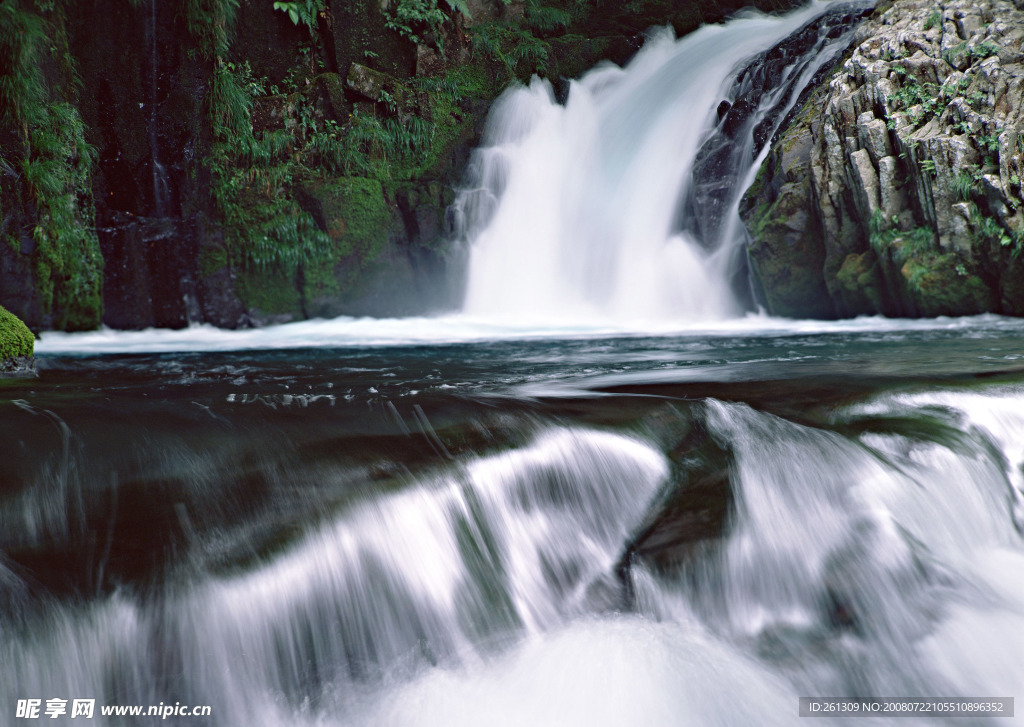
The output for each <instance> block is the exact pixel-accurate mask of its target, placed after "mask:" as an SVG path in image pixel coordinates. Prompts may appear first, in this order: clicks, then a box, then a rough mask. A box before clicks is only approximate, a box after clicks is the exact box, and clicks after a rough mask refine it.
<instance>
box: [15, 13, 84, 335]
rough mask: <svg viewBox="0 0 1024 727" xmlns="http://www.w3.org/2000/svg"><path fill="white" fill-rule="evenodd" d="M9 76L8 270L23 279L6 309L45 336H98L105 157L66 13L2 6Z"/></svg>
mask: <svg viewBox="0 0 1024 727" xmlns="http://www.w3.org/2000/svg"><path fill="white" fill-rule="evenodd" d="M0 67H2V68H4V69H5V70H4V75H3V77H2V80H0V211H2V213H3V214H2V221H0V260H2V261H3V265H4V267H8V268H13V269H15V270H17V271H18V272H19V275H20V277H21V278H22V280H21V286H19V287H20V288H21V290H20V291H19V290H17V289H15V290H7V291H5V301H4V302H6V303H7V304H8V305H12V306H13V307H14V308H15V310H16V311H17V312H18V314H19V315H21V316H22V317H24V318H26V319H27V320H29V321H30V322H31V323H32V325H33V326H35V327H37V328H40V327H47V328H58V329H66V330H81V329H88V328H95V327H96V326H97V325H98V324H99V322H100V314H101V311H102V299H101V296H100V289H101V286H102V269H103V262H102V257H101V255H100V250H99V242H98V239H97V235H96V230H95V227H94V224H93V218H94V205H93V199H92V186H91V183H92V180H91V176H92V169H93V166H94V164H95V161H96V155H95V150H94V149H93V147H92V146H91V145H90V144H89V143H88V142H87V141H86V138H85V127H84V125H83V123H82V119H81V116H80V115H79V113H78V109H77V108H76V106H75V103H76V101H77V93H76V92H77V88H78V85H79V82H78V78H77V76H76V74H75V64H74V61H73V60H72V58H71V56H70V53H69V49H68V44H67V34H66V30H65V27H64V16H63V13H62V11H61V8H60V7H59V5H57V4H55V3H53V2H49V3H46V2H33V3H29V2H16V1H15V0H4V2H2V3H0ZM12 287H13V286H12Z"/></svg>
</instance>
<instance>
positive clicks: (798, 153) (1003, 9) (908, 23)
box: [744, 0, 1024, 317]
mask: <svg viewBox="0 0 1024 727" xmlns="http://www.w3.org/2000/svg"><path fill="white" fill-rule="evenodd" d="M1022 39H1024V11H1022V9H1021V8H1020V7H1017V6H1016V5H1015V4H1013V3H1011V2H1009V0H976V1H972V2H968V1H967V0H949V1H948V2H943V3H935V2H930V1H928V0H894V2H892V3H891V4H887V5H885V6H884V7H880V8H879V9H878V10H877V11H876V13H875V15H874V16H873V17H872V18H871V19H870V20H869V21H868V22H866V23H865V24H864V25H863V26H862V27H861V29H860V31H859V39H858V41H857V43H856V45H855V47H854V48H853V50H852V52H851V53H850V55H849V56H848V58H847V60H846V61H845V62H844V63H843V64H842V66H841V67H840V68H839V69H838V70H837V71H836V73H835V74H834V75H833V76H832V77H831V79H830V80H829V81H828V82H827V83H826V84H823V85H821V86H819V87H818V88H817V89H816V90H815V91H814V93H813V95H812V96H811V98H810V99H809V100H808V101H807V103H806V105H805V106H804V108H803V110H802V111H801V112H800V113H799V114H797V115H796V116H795V118H794V120H793V121H792V123H791V124H790V125H789V126H788V128H787V129H786V130H785V132H784V133H783V134H782V135H781V137H780V138H779V139H778V140H777V142H776V143H775V144H774V146H773V149H772V152H771V154H770V156H769V158H768V160H767V161H766V162H765V165H764V167H763V168H762V170H761V174H760V176H759V179H758V182H757V183H756V184H755V185H754V187H753V188H752V189H751V190H750V192H749V193H748V195H747V198H746V200H745V213H744V214H745V218H746V220H747V223H748V227H749V229H750V232H751V238H752V241H751V245H750V259H751V263H752V267H753V268H754V271H755V274H756V275H757V276H758V277H759V282H760V284H761V286H762V288H763V289H764V291H765V302H766V304H767V307H768V308H769V310H770V311H772V312H773V313H777V314H781V315H788V316H797V317H805V316H821V317H831V316H836V315H838V316H850V315H857V314H871V313H883V314H886V315H892V316H936V315H968V314H973V313H981V312H986V311H990V312H997V313H1003V314H1008V315H1022V314H1024V282H1022V281H1024V212H1022V197H1021V175H1022V173H1024V171H1022V168H1021V167H1022V156H1021V146H1020V141H1019V129H1020V128H1021V127H1022V123H1024V108H1022V106H1024V51H1022V48H1021V41H1022Z"/></svg>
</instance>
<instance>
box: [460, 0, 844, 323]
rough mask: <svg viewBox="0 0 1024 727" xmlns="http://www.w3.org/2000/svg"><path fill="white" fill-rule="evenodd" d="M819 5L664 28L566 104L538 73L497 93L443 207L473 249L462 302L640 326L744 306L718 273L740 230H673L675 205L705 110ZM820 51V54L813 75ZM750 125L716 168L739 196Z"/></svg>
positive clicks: (547, 317) (748, 161)
mask: <svg viewBox="0 0 1024 727" xmlns="http://www.w3.org/2000/svg"><path fill="white" fill-rule="evenodd" d="M826 7H827V4H823V3H822V4H815V5H812V6H810V7H808V8H806V9H805V10H802V11H800V12H797V13H793V14H790V15H787V16H785V17H781V18H777V17H767V16H750V17H746V18H743V19H739V20H735V21H733V22H730V23H727V24H724V25H715V26H704V27H702V28H700V29H699V30H697V31H696V32H694V33H692V34H690V35H688V36H686V37H685V38H683V39H682V40H678V41H677V40H675V39H674V37H673V36H672V34H671V32H670V31H661V32H659V33H658V34H656V35H655V36H654V37H652V38H651V39H649V40H648V42H647V43H646V44H645V45H644V47H643V49H642V50H641V51H640V52H639V53H638V54H637V56H636V57H635V58H634V59H633V60H632V62H630V64H629V65H628V66H627V67H626V68H624V69H620V68H618V67H615V66H611V65H607V66H601V67H598V68H597V69H595V70H593V71H591V72H589V73H588V74H587V75H585V76H584V77H583V78H582V79H580V80H579V81H575V82H573V83H572V84H571V86H570V90H569V94H568V99H567V102H566V104H565V106H561V105H559V104H558V103H556V101H555V97H554V92H553V90H552V87H551V85H550V84H549V83H548V82H547V81H542V80H539V79H534V81H533V82H532V83H531V84H530V85H529V87H527V88H519V89H514V90H511V91H508V92H506V94H505V95H504V96H503V97H502V98H501V99H500V100H499V101H498V102H497V104H496V105H495V108H494V109H493V110H492V112H491V116H490V119H489V122H488V127H487V131H486V134H485V139H484V144H483V146H482V148H481V149H479V150H478V151H477V152H476V155H475V158H474V160H473V162H472V164H471V168H470V174H469V181H468V183H467V185H466V188H465V189H464V190H463V191H462V192H461V193H460V195H459V198H458V199H457V200H456V203H455V209H456V211H457V215H456V218H457V219H458V220H459V222H460V224H461V226H462V234H463V236H464V238H465V240H466V242H467V244H468V245H469V246H470V262H469V273H468V289H467V292H466V297H465V302H464V306H463V311H464V312H465V313H466V314H468V315H471V316H479V317H486V318H490V319H506V320H508V319H511V320H517V321H534V322H538V321H545V322H550V321H551V320H565V321H580V322H594V321H600V322H603V323H605V324H607V323H608V322H609V321H614V322H619V323H622V322H626V321H629V322H634V323H637V324H639V325H645V324H646V325H649V324H650V322H651V321H684V322H686V321H695V320H719V319H723V318H728V317H732V316H736V315H738V314H739V313H741V312H742V305H741V303H740V302H739V301H738V300H737V299H736V297H735V295H734V293H733V291H732V290H731V287H730V282H729V278H730V276H731V275H732V274H733V272H734V271H733V270H732V269H731V266H732V263H733V259H734V253H735V251H736V247H737V245H738V244H740V243H742V236H741V235H738V234H737V225H735V224H732V225H727V226H726V227H727V228H728V234H727V236H728V238H729V239H714V240H697V239H694V238H693V236H692V235H691V234H689V233H686V232H680V231H679V229H678V228H679V227H680V225H679V221H678V219H677V217H678V213H679V207H680V201H681V200H682V199H683V198H685V196H686V195H687V193H688V187H689V185H690V184H691V183H692V179H691V175H692V172H693V167H694V162H695V160H696V159H697V155H698V151H699V149H700V147H701V144H702V143H703V142H704V141H706V140H707V138H708V137H709V135H710V134H711V133H712V132H713V131H714V129H715V126H716V125H717V124H718V123H719V119H718V117H717V114H716V110H717V109H718V108H719V105H720V103H721V102H722V101H723V100H734V99H728V95H729V92H730V84H731V83H732V82H733V78H734V75H735V74H736V73H737V71H738V70H739V69H740V68H741V67H742V66H743V65H744V63H745V62H749V60H750V59H751V58H752V57H753V56H755V55H757V54H758V53H762V52H764V51H766V50H767V49H769V48H771V47H772V46H774V45H775V44H777V43H779V42H780V41H781V40H783V39H784V38H786V37H787V36H788V35H790V34H792V33H793V32H794V31H796V30H797V29H798V28H800V27H802V26H803V25H805V24H806V23H808V22H809V21H810V20H812V19H813V18H815V17H816V16H817V15H820V14H821V13H822V12H823V11H824V9H825V8H826ZM829 57H830V53H829V52H821V53H819V54H818V56H817V57H816V58H815V59H814V62H813V63H812V64H811V71H813V69H814V68H816V67H817V65H820V64H821V63H824V62H825V61H826V60H827V59H828V58H829ZM793 75H794V76H799V78H792V79H789V82H793V81H796V82H797V87H795V88H794V87H791V86H789V85H786V86H784V87H783V88H782V89H779V91H778V93H780V94H783V95H785V98H784V99H782V101H781V102H782V103H783V104H784V103H786V102H787V101H788V102H789V103H792V102H793V101H794V100H795V96H796V93H798V92H799V90H800V87H802V85H801V84H802V83H806V81H807V80H809V78H810V76H811V73H810V72H802V73H795V74H793ZM769 95H770V94H769ZM766 101H767V102H769V103H770V104H771V105H773V106H774V105H777V104H779V103H780V99H779V98H778V97H777V95H776V97H774V98H769V99H766ZM762 115H763V110H762ZM756 120H757V114H755V119H754V121H756ZM753 126H754V123H751V124H750V128H751V130H752V128H753ZM749 136H750V130H748V132H747V137H748V139H746V140H745V141H743V142H740V143H741V144H742V143H746V144H747V153H746V155H745V158H744V155H743V154H740V155H738V156H739V157H740V160H741V161H740V162H739V164H740V167H739V168H737V169H734V170H729V172H728V174H731V175H733V176H734V177H735V181H734V182H733V184H734V186H735V188H736V191H735V195H734V196H735V203H736V204H738V201H739V194H740V193H741V192H742V186H741V185H742V184H743V183H744V181H745V180H746V182H747V183H749V177H750V170H751V169H753V168H754V167H755V166H756V164H757V163H758V161H759V160H755V159H754V158H753V157H754V154H756V151H758V150H753V149H751V148H750V147H752V142H750V140H749ZM731 215H732V217H736V214H735V204H734V205H733V206H732V211H731ZM737 221H738V218H737ZM683 227H686V225H683Z"/></svg>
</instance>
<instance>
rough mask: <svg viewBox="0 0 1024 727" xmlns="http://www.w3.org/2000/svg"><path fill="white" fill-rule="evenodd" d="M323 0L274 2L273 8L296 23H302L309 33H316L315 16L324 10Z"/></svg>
mask: <svg viewBox="0 0 1024 727" xmlns="http://www.w3.org/2000/svg"><path fill="white" fill-rule="evenodd" d="M325 4H326V3H325V0H298V1H297V2H275V3H274V10H280V11H281V12H282V13H284V14H285V15H287V16H288V18H289V19H290V20H291V21H292V23H294V24H295V25H298V24H299V23H302V24H303V25H305V26H306V28H307V29H308V30H309V32H310V34H311V35H313V34H315V33H316V23H317V17H318V16H319V15H320V13H322V12H323V11H324V7H325Z"/></svg>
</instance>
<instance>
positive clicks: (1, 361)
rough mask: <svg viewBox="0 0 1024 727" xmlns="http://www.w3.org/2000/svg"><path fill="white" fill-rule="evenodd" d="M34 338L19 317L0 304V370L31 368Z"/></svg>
mask: <svg viewBox="0 0 1024 727" xmlns="http://www.w3.org/2000/svg"><path fill="white" fill-rule="evenodd" d="M34 352H35V338H34V337H33V336H32V331H30V330H29V329H28V326H26V325H25V324H24V323H22V321H21V319H20V318H18V317H17V316H16V315H14V314H13V313H11V312H9V311H8V310H7V309H6V308H4V307H2V306H0V372H2V373H9V372H16V373H20V372H27V371H31V369H32V354H33V353H34Z"/></svg>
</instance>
